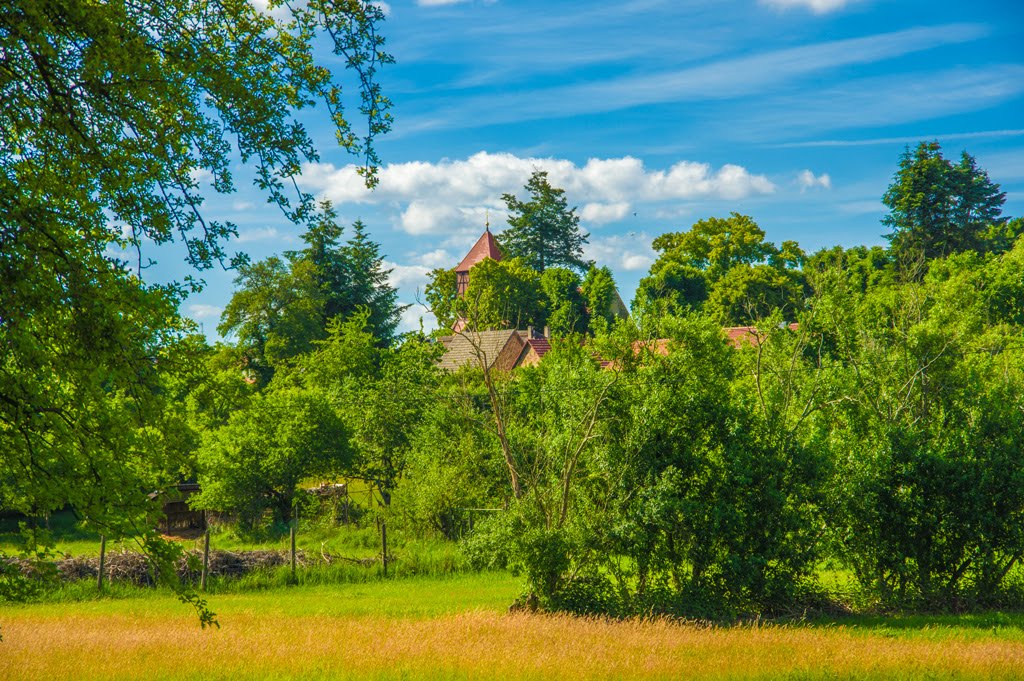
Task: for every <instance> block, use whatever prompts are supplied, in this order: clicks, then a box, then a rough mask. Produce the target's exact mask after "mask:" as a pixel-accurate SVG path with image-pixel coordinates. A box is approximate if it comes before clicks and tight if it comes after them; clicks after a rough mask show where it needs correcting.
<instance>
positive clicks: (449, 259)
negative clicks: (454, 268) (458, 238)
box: [416, 248, 456, 269]
mask: <svg viewBox="0 0 1024 681" xmlns="http://www.w3.org/2000/svg"><path fill="white" fill-rule="evenodd" d="M416 260H417V261H418V262H419V264H421V265H423V266H424V267H428V268H430V269H434V268H435V267H451V265H452V263H453V262H455V260H456V258H454V256H452V254H451V253H449V252H448V251H446V250H445V249H443V248H437V249H434V250H432V251H430V252H429V253H421V254H420V255H418V256H416Z"/></svg>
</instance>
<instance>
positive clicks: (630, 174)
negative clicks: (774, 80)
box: [303, 151, 775, 235]
mask: <svg viewBox="0 0 1024 681" xmlns="http://www.w3.org/2000/svg"><path fill="white" fill-rule="evenodd" d="M538 169H539V170H546V171H547V172H548V174H549V176H550V181H551V183H552V184H553V185H555V186H557V187H561V188H563V189H565V191H566V195H567V198H568V199H569V201H570V203H571V204H576V203H577V202H583V203H584V207H583V209H582V210H583V211H584V212H586V215H585V218H586V219H588V220H589V219H592V220H593V221H594V222H599V221H602V220H603V221H606V222H607V221H614V220H617V219H621V218H622V217H625V215H626V214H627V213H628V211H629V206H630V205H631V204H632V203H633V202H636V201H648V202H661V201H678V200H687V201H692V200H699V199H729V200H737V199H743V198H747V197H750V196H756V195H763V194H771V193H773V192H774V191H775V185H774V184H772V182H771V181H770V180H768V178H767V177H765V176H764V175H755V174H751V173H750V172H749V171H748V170H747V169H746V168H743V167H742V166H738V165H732V164H726V165H723V166H722V167H721V168H718V169H717V170H715V169H713V168H712V167H711V166H710V165H709V164H707V163H698V162H695V161H680V162H678V163H676V164H675V165H673V166H671V167H670V168H668V169H666V170H654V169H648V168H647V167H645V165H644V162H643V161H641V160H640V159H638V158H635V157H632V156H624V157H621V158H608V159H599V158H592V159H589V160H588V161H587V162H586V163H585V164H583V165H582V166H580V165H577V164H575V163H573V162H572V161H569V160H566V159H557V158H535V157H527V158H522V157H519V156H516V155H514V154H508V153H493V154H492V153H489V152H485V151H482V152H479V153H477V154H474V155H472V156H470V157H469V158H466V159H460V160H454V161H453V160H447V159H446V160H442V161H439V162H437V163H428V162H424V161H412V162H408V163H395V164H390V165H387V166H384V167H383V168H381V169H380V171H379V178H380V183H379V185H378V186H377V189H376V190H375V191H373V192H371V191H369V190H367V189H366V187H365V186H364V185H363V182H362V178H360V177H359V175H358V174H357V173H356V167H355V166H354V165H347V166H344V167H342V168H336V167H334V166H333V165H330V164H319V163H317V164H307V165H306V167H305V169H304V171H303V174H304V177H305V182H306V184H307V186H310V187H312V188H314V189H317V190H319V191H321V192H322V193H323V195H324V196H326V198H329V199H331V200H332V201H334V202H335V203H338V204H343V203H346V202H354V203H398V204H399V205H401V204H405V207H404V209H403V210H402V214H401V217H400V218H399V221H398V222H399V225H398V226H399V227H400V228H401V229H402V230H403V231H405V232H407V233H409V234H414V235H423V234H449V235H451V234H463V235H465V234H468V233H470V232H476V231H479V229H480V227H482V226H483V224H484V223H485V222H486V221H487V220H488V217H489V218H490V222H491V224H495V225H497V224H500V223H501V222H502V221H503V220H504V217H503V216H504V203H503V202H502V201H501V195H502V194H503V193H506V192H510V191H512V192H516V191H519V192H521V187H522V186H523V185H524V184H525V183H526V181H527V180H528V179H529V177H530V175H531V173H533V172H534V171H535V170H538ZM581 215H583V213H582V212H581Z"/></svg>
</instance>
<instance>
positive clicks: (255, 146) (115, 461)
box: [0, 0, 390, 622]
mask: <svg viewBox="0 0 1024 681" xmlns="http://www.w3.org/2000/svg"><path fill="white" fill-rule="evenodd" d="M271 4H272V6H273V7H274V8H276V9H277V10H279V12H275V13H265V12H261V11H259V10H258V9H256V8H255V7H254V6H253V5H251V4H250V3H247V2H232V3H226V4H218V5H216V6H213V7H206V6H203V7H200V6H197V5H195V4H194V3H188V2H180V1H178V0H167V1H165V2H153V3H127V2H123V1H113V2H104V3H98V4H97V3H93V2H85V1H83V0H67V1H61V2H53V1H44V2H37V1H35V0H15V1H13V2H7V3H4V4H3V6H2V8H0V53H2V54H3V55H4V58H3V60H2V65H0V73H2V76H0V98H2V100H3V102H4V106H3V108H2V110H0V130H2V131H3V134H2V135H0V204H2V205H3V206H4V209H3V210H2V211H0V277H2V280H0V310H2V312H0V347H3V348H4V352H3V353H2V355H3V359H2V360H0V363H2V365H3V371H2V372H0V424H2V425H0V467H2V468H3V470H4V471H5V474H7V475H10V474H16V475H17V476H19V477H20V480H21V482H22V484H23V488H22V493H21V494H20V495H19V497H18V500H17V508H18V510H22V511H24V512H27V513H42V512H45V511H49V510H53V509H55V508H59V507H62V506H63V505H65V504H71V505H72V507H73V508H74V509H75V510H76V512H78V513H79V514H80V515H81V516H82V517H84V518H85V519H86V520H87V521H89V522H92V523H95V524H96V525H97V526H98V527H101V528H102V529H103V531H104V532H105V533H106V534H108V535H109V536H111V537H116V536H124V535H134V534H135V533H136V532H137V528H138V527H146V526H150V527H151V526H152V525H149V524H148V523H145V522H139V521H138V518H139V515H140V514H144V513H145V508H146V502H145V501H144V499H145V493H146V492H147V491H148V490H150V489H152V487H151V485H150V480H151V475H150V471H152V470H153V469H154V468H160V467H161V466H160V465H159V463H158V462H159V461H161V460H162V459H163V455H162V453H161V451H160V448H161V445H160V438H159V437H156V435H157V433H156V432H155V430H154V429H156V430H157V431H158V430H159V429H160V428H161V427H162V425H161V424H162V414H163V405H162V404H161V401H160V399H158V397H159V396H158V395H155V394H154V393H155V392H158V391H156V389H155V388H154V384H153V380H154V377H155V376H156V375H158V374H159V373H160V372H162V371H165V367H169V366H173V362H170V361H167V359H166V355H167V353H168V352H169V351H170V349H171V348H173V345H174V343H175V341H176V340H177V339H178V338H180V337H181V336H183V335H184V334H186V333H188V331H189V327H188V325H187V324H185V323H183V322H182V321H181V320H180V318H179V317H178V316H177V313H176V310H175V308H176V305H177V303H178V302H179V301H180V299H181V295H182V293H183V290H182V289H181V288H178V287H160V286H153V285H152V284H146V283H144V282H143V278H142V274H143V272H144V270H145V267H146V266H147V265H148V264H149V261H148V259H147V258H146V255H147V254H148V253H146V252H145V251H146V249H147V248H148V245H149V244H166V243H168V242H170V241H175V240H176V241H177V242H178V243H179V244H180V246H181V248H182V250H183V251H184V257H185V259H186V260H187V261H188V262H189V263H190V264H191V265H192V266H194V267H195V268H197V269H199V270H202V269H205V268H208V267H212V266H214V265H215V264H217V263H218V262H219V261H224V260H226V259H227V255H226V253H225V251H224V242H225V240H226V239H227V238H228V237H230V236H232V235H233V234H234V233H235V228H234V226H233V225H232V224H230V223H227V222H217V221H211V220H208V219H206V217H204V213H203V211H202V209H201V206H202V203H203V202H202V198H203V196H202V194H203V192H202V191H201V188H200V184H199V183H200V178H201V177H203V176H204V175H209V176H212V184H213V189H214V191H217V192H222V193H223V192H230V191H232V190H233V188H234V185H233V179H232V174H231V168H232V165H234V164H235V163H237V161H238V160H239V159H240V160H241V161H242V162H243V163H246V164H253V165H254V169H255V176H256V179H255V182H256V185H257V186H258V187H259V189H261V190H262V191H263V192H264V193H265V194H266V195H267V196H268V198H269V199H270V201H271V202H273V203H275V204H276V205H278V206H279V207H280V208H281V209H282V210H283V211H284V213H285V215H286V216H287V217H288V218H289V219H291V220H294V221H296V222H299V223H308V222H309V221H311V220H313V219H314V216H315V213H316V209H315V202H314V200H313V197H312V195H311V194H308V193H305V192H298V193H295V194H291V195H289V194H288V193H286V188H291V187H293V186H294V185H293V182H292V180H293V177H294V176H295V175H296V174H297V173H298V171H299V169H300V168H301V165H302V163H303V162H305V161H315V160H317V152H316V149H315V148H314V146H313V143H312V140H311V138H310V136H309V135H308V133H307V131H306V128H305V127H304V126H303V125H301V124H299V123H298V122H297V120H296V118H295V115H294V114H295V111H296V110H297V109H302V108H307V107H310V106H312V105H314V104H315V103H317V102H320V103H322V104H323V105H324V106H325V107H326V109H327V111H328V115H329V116H330V119H331V121H332V123H333V125H334V127H335V129H336V131H337V134H338V141H339V143H340V144H341V146H342V147H343V148H345V149H348V150H350V151H352V152H354V153H356V154H361V155H362V156H363V158H364V159H365V161H366V163H367V168H366V170H365V174H366V177H367V179H368V181H370V182H371V183H372V181H373V177H374V176H373V171H372V168H373V166H374V165H375V162H376V158H377V157H376V154H375V152H374V147H373V140H374V138H375V137H376V136H377V135H379V134H381V133H383V132H385V131H386V130H387V129H388V127H389V125H390V116H389V114H388V109H389V102H388V101H387V99H386V98H385V97H384V96H383V94H382V92H381V90H380V88H379V87H378V85H377V83H376V74H377V71H378V69H379V68H380V67H381V65H382V64H384V63H387V62H389V61H390V57H389V56H388V55H387V54H386V53H385V52H384V51H383V39H382V38H381V37H380V35H379V34H378V32H377V27H378V25H379V23H380V21H381V20H382V18H383V14H382V12H381V10H380V9H379V8H378V7H377V6H376V5H373V4H370V3H344V4H340V5H339V4H336V3H332V2H327V1H326V0H311V1H310V2H306V3H303V4H302V5H285V4H284V3H279V2H272V3H271ZM280 12H284V13H285V14H286V15H287V17H286V18H285V19H278V18H275V17H276V16H280ZM321 37H323V38H326V39H327V40H328V41H329V42H330V44H329V45H325V46H321V45H320V39H321ZM321 47H326V48H327V49H328V50H330V49H333V51H334V52H335V54H336V55H337V56H338V57H340V59H341V60H342V63H343V64H344V65H345V66H347V67H349V68H351V69H353V70H354V71H355V73H356V75H357V83H358V86H357V89H356V90H355V92H356V93H358V94H356V96H355V99H354V101H353V104H354V106H353V107H352V110H353V111H355V110H358V111H359V112H360V114H361V115H363V116H364V117H365V118H366V122H367V125H366V128H365V130H363V131H362V132H360V131H358V130H356V129H354V128H353V127H352V126H351V124H350V119H349V118H348V117H347V116H346V114H345V113H344V112H343V106H344V105H346V104H348V103H349V102H350V100H352V97H351V96H350V95H349V93H348V92H343V91H342V88H341V85H339V84H338V82H336V81H335V79H334V77H333V75H332V72H331V70H329V69H328V68H327V67H326V66H325V65H324V62H325V61H327V60H325V59H323V58H322V56H321V55H323V54H324V53H325V52H326V50H321ZM329 59H330V57H328V60H329ZM288 191H290V189H288ZM186 283H187V284H190V285H192V286H198V285H199V284H200V282H199V281H198V280H195V279H193V278H191V277H190V278H187V280H186ZM84 479H88V480H89V481H90V484H88V485H83V484H81V481H82V480H84ZM11 505H12V500H10V499H7V498H4V499H0V506H3V507H8V508H9V507H11ZM143 541H144V542H145V546H146V549H147V551H149V552H150V553H151V554H152V555H156V554H160V555H162V556H164V557H167V552H166V551H165V550H164V549H165V548H167V546H168V545H164V544H160V543H159V540H158V538H157V536H156V535H155V533H153V532H150V533H148V534H146V535H145V538H144V539H143ZM160 573H161V574H163V575H165V576H168V577H170V576H171V575H172V574H173V572H172V571H170V570H161V571H160ZM194 602H196V601H194ZM207 615H208V613H207ZM205 621H208V620H204V622H205Z"/></svg>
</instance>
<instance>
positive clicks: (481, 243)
mask: <svg viewBox="0 0 1024 681" xmlns="http://www.w3.org/2000/svg"><path fill="white" fill-rule="evenodd" d="M484 258H491V259H492V260H501V251H500V250H499V249H498V242H497V241H496V240H495V238H494V235H493V234H491V228H490V225H488V226H487V227H486V228H485V229H484V233H483V234H481V235H480V238H479V239H477V240H476V243H475V244H473V248H471V249H469V253H467V254H466V257H465V258H463V259H462V262H460V263H459V264H458V266H457V267H456V268H455V271H456V272H468V271H469V268H471V267H472V266H473V265H475V264H477V263H478V262H480V261H481V260H483V259H484Z"/></svg>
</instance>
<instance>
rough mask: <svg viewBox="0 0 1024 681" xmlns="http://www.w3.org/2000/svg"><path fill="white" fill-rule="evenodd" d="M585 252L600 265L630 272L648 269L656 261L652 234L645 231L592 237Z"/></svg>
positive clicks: (584, 248) (584, 249)
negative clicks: (652, 248)
mask: <svg viewBox="0 0 1024 681" xmlns="http://www.w3.org/2000/svg"><path fill="white" fill-rule="evenodd" d="M583 254H584V255H585V256H586V257H587V258H589V259H591V260H594V261H595V262H597V264H598V265H608V266H609V267H611V268H612V269H614V270H626V271H630V272H633V271H642V270H646V269H647V268H648V267H650V266H651V264H652V263H653V262H654V251H653V250H651V236H650V235H649V234H647V233H645V232H630V233H628V234H624V235H618V236H609V237H605V238H594V237H591V239H590V243H589V244H587V245H586V246H584V247H583Z"/></svg>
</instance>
